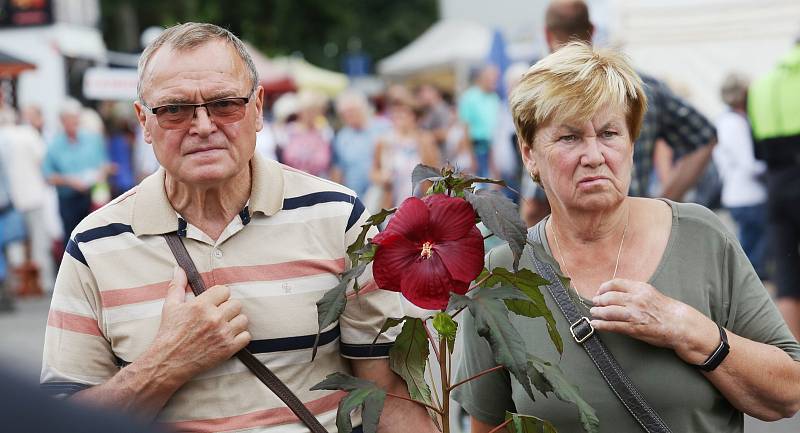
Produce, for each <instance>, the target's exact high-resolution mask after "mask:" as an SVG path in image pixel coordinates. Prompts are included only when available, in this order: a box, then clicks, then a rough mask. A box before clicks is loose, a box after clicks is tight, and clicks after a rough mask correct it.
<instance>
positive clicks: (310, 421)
mask: <svg viewBox="0 0 800 433" xmlns="http://www.w3.org/2000/svg"><path fill="white" fill-rule="evenodd" d="M164 239H166V240H167V245H169V249H170V250H172V254H173V255H174V256H175V259H176V260H177V261H178V266H180V267H181V268H183V270H184V272H186V277H187V278H188V280H189V286H191V288H192V292H194V294H195V296H199V295H200V294H201V293H203V292H205V291H206V286H205V284H204V283H203V278H202V277H200V273H199V272H197V268H196V267H195V266H194V262H193V261H192V258H191V257H190V256H189V252H188V251H186V246H185V245H183V241H182V240H181V238H180V237H179V236H178V235H177V234H176V233H167V234H165V235H164ZM236 357H237V358H239V360H240V361H242V363H244V365H245V366H247V368H248V369H250V371H252V372H253V374H255V375H256V377H257V378H258V379H259V380H260V381H261V382H263V383H264V385H267V387H268V388H269V389H270V390H272V392H273V393H275V395H276V396H278V398H280V399H281V400H282V401H283V402H284V403H285V404H286V406H288V407H289V409H291V410H292V412H294V414H295V415H297V417H298V418H300V420H301V421H303V424H305V425H306V426H307V427H308V428H309V429H310V430H311V432H312V433H328V431H327V430H325V427H323V426H322V424H320V423H319V421H318V420H317V418H316V417H315V416H314V415H313V414H312V413H311V412H309V410H308V408H306V407H305V405H304V404H303V402H302V401H300V399H299V398H297V396H296V395H294V393H293V392H292V390H290V389H289V387H288V386H286V384H285V383H283V382H282V381H281V380H280V379H279V378H278V376H275V373H273V372H272V371H270V370H269V369H268V368H267V366H265V365H264V364H262V363H261V361H259V360H258V358H256V357H255V356H254V355H253V354H252V353H251V352H250V351H249V350H247V348H244V349H242V350H240V351H239V352H237V353H236Z"/></svg>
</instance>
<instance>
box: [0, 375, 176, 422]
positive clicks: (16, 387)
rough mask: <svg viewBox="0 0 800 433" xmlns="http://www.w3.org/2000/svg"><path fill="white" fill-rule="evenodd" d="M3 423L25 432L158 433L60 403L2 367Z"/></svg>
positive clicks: (105, 413) (0, 397)
mask: <svg viewBox="0 0 800 433" xmlns="http://www.w3.org/2000/svg"><path fill="white" fill-rule="evenodd" d="M0 420H2V426H3V431H8V432H26V433H75V432H81V433H108V432H114V433H155V432H156V431H160V430H156V429H155V427H153V426H148V425H145V424H143V423H141V422H139V421H138V420H136V419H133V418H131V417H129V416H123V415H120V414H118V413H116V412H112V411H109V410H107V409H98V408H93V407H87V406H85V405H79V404H76V403H74V402H65V401H57V400H55V399H53V398H50V397H49V396H48V395H47V394H45V393H43V392H41V391H40V390H38V389H36V387H34V386H31V385H29V384H28V383H25V382H24V381H23V380H21V379H20V378H19V375H18V374H16V372H14V371H12V370H10V369H7V368H4V366H0Z"/></svg>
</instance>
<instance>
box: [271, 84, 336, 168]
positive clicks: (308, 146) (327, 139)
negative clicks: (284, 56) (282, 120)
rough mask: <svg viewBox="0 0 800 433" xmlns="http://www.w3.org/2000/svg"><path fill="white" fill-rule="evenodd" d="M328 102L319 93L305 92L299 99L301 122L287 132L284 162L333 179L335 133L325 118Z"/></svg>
mask: <svg viewBox="0 0 800 433" xmlns="http://www.w3.org/2000/svg"><path fill="white" fill-rule="evenodd" d="M325 104H326V99H325V97H324V96H322V95H320V94H317V93H315V92H310V91H303V92H301V93H300V94H299V95H298V97H297V120H295V121H294V122H289V123H288V124H287V125H286V129H285V134H286V135H285V142H284V143H283V146H282V147H281V151H280V158H281V162H282V163H284V164H286V165H288V166H290V167H293V168H296V169H298V170H301V171H304V172H306V173H308V174H312V175H314V176H318V177H322V178H328V177H329V176H330V169H331V161H332V152H331V139H332V138H333V132H332V131H331V128H330V126H329V125H328V122H327V120H326V119H325V116H324V115H323V113H324V108H325Z"/></svg>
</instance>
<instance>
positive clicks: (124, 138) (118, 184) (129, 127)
mask: <svg viewBox="0 0 800 433" xmlns="http://www.w3.org/2000/svg"><path fill="white" fill-rule="evenodd" d="M132 116H133V112H130V110H129V109H128V107H123V106H122V105H121V104H117V105H115V106H114V107H113V108H112V111H111V113H110V118H109V119H108V122H107V126H108V129H107V130H108V138H107V142H108V157H109V160H110V162H111V164H113V173H111V175H110V176H109V178H108V183H109V186H110V188H111V198H114V197H118V196H120V195H121V194H122V193H124V192H125V191H127V190H129V189H131V188H133V186H134V185H136V175H135V173H134V159H133V156H134V146H135V144H134V143H135V142H136V126H135V125H134V124H133V122H134V120H133V119H132V118H131V117H132Z"/></svg>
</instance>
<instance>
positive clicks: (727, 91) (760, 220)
mask: <svg viewBox="0 0 800 433" xmlns="http://www.w3.org/2000/svg"><path fill="white" fill-rule="evenodd" d="M747 86H748V80H747V79H745V78H744V77H742V76H740V75H738V74H731V75H728V76H727V77H726V78H725V80H724V81H723V83H722V88H721V92H720V93H721V96H722V101H723V102H724V103H725V105H727V106H728V110H727V111H726V112H725V113H723V114H722V115H720V116H719V118H718V119H717V122H716V127H717V137H719V142H718V143H717V146H716V147H715V148H714V162H715V163H716V165H717V167H718V168H719V171H720V177H721V178H722V197H721V200H722V205H723V206H724V207H725V208H726V209H728V211H730V213H731V217H733V220H734V221H735V222H736V225H737V227H738V229H739V232H738V235H739V242H741V244H742V249H744V252H745V254H747V258H748V259H750V263H752V264H753V268H755V270H756V273H757V274H758V276H759V277H760V278H761V279H762V280H764V279H766V277H767V274H766V269H765V265H766V263H765V262H766V260H765V259H766V257H765V256H766V253H767V245H768V243H767V236H766V230H767V227H766V224H767V206H766V201H767V190H766V187H765V185H764V183H763V181H762V176H763V174H764V171H765V169H766V166H765V164H764V163H763V161H758V160H756V158H755V153H754V151H753V138H752V135H751V132H750V124H749V123H748V121H747Z"/></svg>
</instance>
